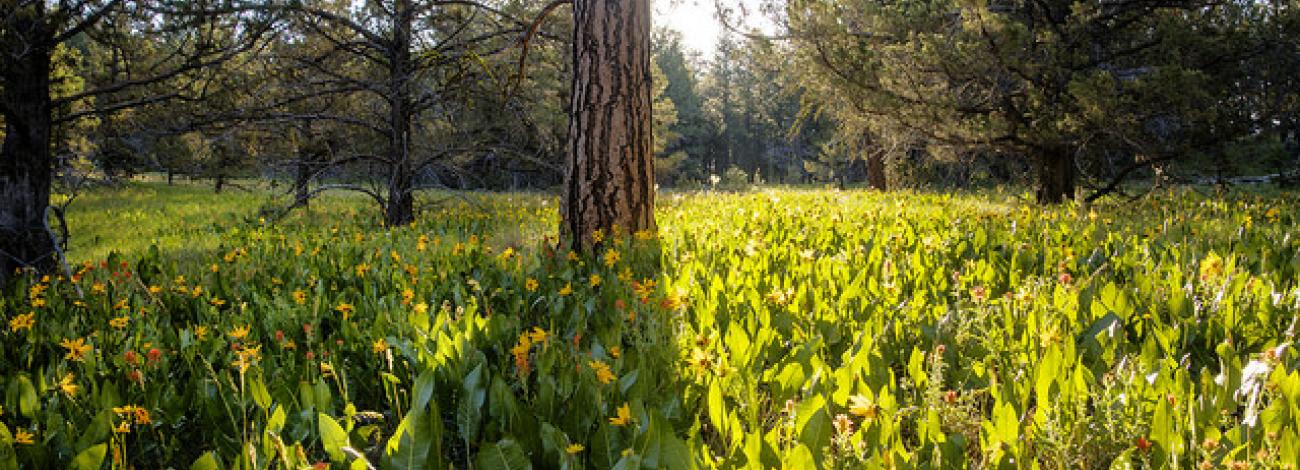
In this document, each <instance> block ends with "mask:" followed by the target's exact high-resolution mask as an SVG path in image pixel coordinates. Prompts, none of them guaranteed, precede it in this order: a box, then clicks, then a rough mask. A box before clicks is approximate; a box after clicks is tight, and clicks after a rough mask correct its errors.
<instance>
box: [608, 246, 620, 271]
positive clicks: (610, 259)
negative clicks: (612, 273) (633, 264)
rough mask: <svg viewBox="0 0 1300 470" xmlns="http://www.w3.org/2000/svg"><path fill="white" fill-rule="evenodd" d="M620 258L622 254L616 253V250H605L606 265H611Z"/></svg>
mask: <svg viewBox="0 0 1300 470" xmlns="http://www.w3.org/2000/svg"><path fill="white" fill-rule="evenodd" d="M620 259H622V256H621V255H619V254H618V250H608V251H606V252H605V266H606V267H613V266H614V265H615V264H618V260H620Z"/></svg>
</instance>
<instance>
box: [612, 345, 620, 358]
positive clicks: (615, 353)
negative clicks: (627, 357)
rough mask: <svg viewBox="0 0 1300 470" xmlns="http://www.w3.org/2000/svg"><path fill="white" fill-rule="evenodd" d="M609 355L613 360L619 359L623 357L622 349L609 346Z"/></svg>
mask: <svg viewBox="0 0 1300 470" xmlns="http://www.w3.org/2000/svg"><path fill="white" fill-rule="evenodd" d="M609 355H610V357H613V358H614V359H618V358H619V357H622V356H623V348H620V347H618V346H610V348H609Z"/></svg>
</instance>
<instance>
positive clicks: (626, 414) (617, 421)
mask: <svg viewBox="0 0 1300 470" xmlns="http://www.w3.org/2000/svg"><path fill="white" fill-rule="evenodd" d="M630 422H632V409H631V408H629V407H628V406H627V402H624V403H623V406H620V407H618V414H617V415H616V416H614V417H613V418H610V419H609V424H612V425H615V426H626V425H627V423H630Z"/></svg>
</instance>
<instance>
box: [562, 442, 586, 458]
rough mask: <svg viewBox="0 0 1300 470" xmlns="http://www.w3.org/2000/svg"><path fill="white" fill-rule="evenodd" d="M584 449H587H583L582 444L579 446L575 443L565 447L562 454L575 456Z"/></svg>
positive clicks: (584, 448)
mask: <svg viewBox="0 0 1300 470" xmlns="http://www.w3.org/2000/svg"><path fill="white" fill-rule="evenodd" d="M586 449H587V448H586V447H583V445H582V444H579V443H577V442H575V443H572V444H569V446H568V447H565V448H564V452H566V453H568V454H569V455H576V454H578V453H579V452H582V451H583V450H586Z"/></svg>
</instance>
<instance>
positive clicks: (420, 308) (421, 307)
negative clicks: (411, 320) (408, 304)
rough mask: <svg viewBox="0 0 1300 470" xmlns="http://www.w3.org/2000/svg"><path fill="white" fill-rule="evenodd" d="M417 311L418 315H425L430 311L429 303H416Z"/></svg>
mask: <svg viewBox="0 0 1300 470" xmlns="http://www.w3.org/2000/svg"><path fill="white" fill-rule="evenodd" d="M415 313H416V314H417V315H424V314H426V313H429V304H426V303H424V302H420V303H418V304H415Z"/></svg>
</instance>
